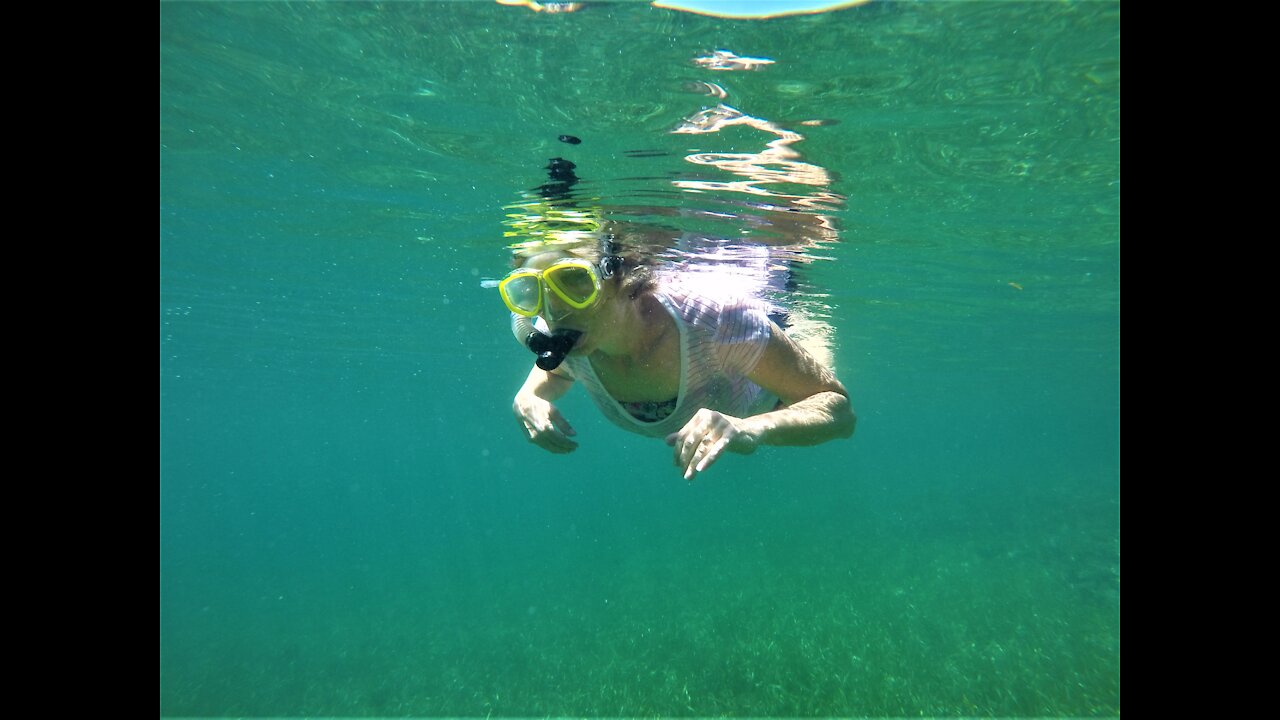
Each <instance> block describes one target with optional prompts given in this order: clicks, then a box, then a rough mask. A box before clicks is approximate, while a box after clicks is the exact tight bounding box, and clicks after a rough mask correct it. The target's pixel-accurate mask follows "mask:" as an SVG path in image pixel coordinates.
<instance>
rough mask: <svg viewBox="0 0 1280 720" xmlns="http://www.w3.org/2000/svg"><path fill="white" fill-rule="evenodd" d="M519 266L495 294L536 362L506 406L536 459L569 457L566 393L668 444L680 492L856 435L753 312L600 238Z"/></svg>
mask: <svg viewBox="0 0 1280 720" xmlns="http://www.w3.org/2000/svg"><path fill="white" fill-rule="evenodd" d="M517 260H518V262H519V267H518V268H517V269H516V270H514V271H513V272H511V273H510V274H509V275H507V277H506V278H505V279H504V280H502V281H501V282H500V283H499V291H500V294H501V295H502V299H503V301H504V302H505V303H506V305H507V308H508V309H509V310H510V311H511V313H512V327H513V331H514V332H515V334H516V336H517V338H518V339H519V340H520V341H521V342H522V343H524V344H525V345H526V346H527V347H528V348H529V349H530V350H532V351H533V352H534V353H535V354H537V356H538V357H537V361H536V363H535V365H534V367H533V368H532V370H531V371H530V372H529V376H528V378H527V379H526V380H525V383H524V385H523V387H521V388H520V390H519V392H517V393H516V397H515V401H514V404H513V409H514V412H515V415H516V418H517V419H518V420H519V421H520V425H521V428H522V429H523V431H524V433H525V436H526V437H527V438H528V440H529V441H530V442H532V443H534V444H535V445H538V446H539V447H541V448H544V449H546V450H548V451H550V452H553V453H568V452H572V451H573V450H575V449H576V448H577V446H578V443H577V442H576V441H575V440H574V439H573V436H575V435H576V434H577V433H576V431H575V430H574V429H573V426H572V425H570V424H569V422H568V420H566V419H565V418H564V416H563V415H561V414H560V411H559V410H558V409H557V408H556V406H555V404H554V403H555V401H556V400H557V399H558V398H560V397H561V396H562V395H564V394H565V393H566V392H567V391H568V390H569V388H570V387H572V385H573V384H574V383H575V382H577V383H580V384H581V385H582V386H583V387H584V388H586V390H587V392H588V394H590V395H591V398H592V399H593V400H594V401H595V403H596V405H597V406H598V407H599V408H600V410H601V412H603V413H604V415H605V417H607V418H608V419H609V420H610V421H612V422H613V423H615V424H616V425H618V426H620V427H622V428H623V429H625V430H628V431H631V432H635V433H638V434H641V435H647V436H650V437H665V438H666V442H667V444H668V445H671V446H672V447H673V448H674V460H675V464H676V465H677V467H679V468H680V469H681V471H682V472H683V475H684V477H685V479H687V480H692V479H694V477H696V476H697V474H698V473H700V472H703V471H705V470H706V469H707V468H709V467H711V465H712V464H714V463H715V462H716V460H718V459H719V458H720V457H721V456H722V455H723V454H724V453H725V452H734V453H740V454H749V453H752V452H754V451H755V449H756V448H757V447H758V446H760V445H815V444H818V443H822V442H826V441H827V440H833V439H836V438H846V437H849V436H850V435H852V434H853V430H854V426H855V424H856V422H857V419H856V417H855V415H854V413H853V409H852V406H851V405H850V402H849V397H848V392H847V391H846V390H845V388H844V385H842V384H841V383H840V381H839V380H837V379H836V377H835V375H834V374H833V373H832V372H831V370H830V369H829V368H827V367H825V366H824V365H822V364H821V363H819V362H818V361H817V360H815V359H814V358H813V357H812V356H811V355H810V354H809V353H808V352H806V351H805V350H804V349H803V348H802V347H801V346H800V345H798V344H797V343H796V342H795V341H793V340H792V339H791V338H790V337H788V335H787V333H786V332H785V331H783V330H782V329H781V328H780V327H778V325H777V324H776V323H774V322H773V321H772V320H771V319H770V318H769V314H768V310H767V308H766V307H765V305H764V304H763V303H762V302H760V301H758V300H755V299H753V298H750V297H747V296H740V295H737V294H735V293H734V292H733V288H732V287H729V286H726V287H723V288H717V287H714V286H712V285H711V284H709V283H707V281H706V280H705V278H704V279H701V280H700V282H699V288H698V289H694V288H692V287H690V286H689V285H688V284H686V283H682V282H681V281H680V279H679V278H678V277H674V276H668V275H663V274H660V273H658V272H655V271H654V269H653V268H652V267H649V266H646V265H645V264H643V263H642V262H640V261H639V260H637V259H636V258H633V257H627V256H624V255H623V254H621V253H620V252H619V248H618V246H617V244H616V242H615V241H614V240H613V239H612V237H611V236H609V235H605V236H604V237H603V238H602V239H601V240H600V242H599V243H598V244H597V245H595V246H594V247H593V245H592V243H589V242H587V243H575V244H568V243H560V244H547V245H540V246H539V245H535V246H534V247H532V248H528V247H526V248H524V249H523V250H521V251H518V252H517Z"/></svg>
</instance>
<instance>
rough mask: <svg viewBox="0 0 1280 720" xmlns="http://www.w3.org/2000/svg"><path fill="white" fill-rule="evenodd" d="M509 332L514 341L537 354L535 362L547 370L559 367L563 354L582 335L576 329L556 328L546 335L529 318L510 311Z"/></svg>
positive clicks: (566, 353) (571, 347) (562, 360)
mask: <svg viewBox="0 0 1280 720" xmlns="http://www.w3.org/2000/svg"><path fill="white" fill-rule="evenodd" d="M511 334H512V335H515V336H516V341H517V342H519V343H520V344H521V345H524V346H525V347H527V348H529V350H531V351H533V354H534V355H537V356H538V359H537V361H536V363H535V364H537V366H538V367H539V368H540V369H542V370H545V371H547V372H551V371H552V370H555V369H556V368H558V367H560V363H562V362H564V356H565V355H568V354H569V351H570V350H572V349H573V345H574V343H576V342H578V338H579V337H582V333H581V332H580V331H578V330H556V331H555V332H553V333H551V334H550V335H548V334H547V333H545V332H543V331H541V330H539V329H538V328H537V327H536V326H534V324H533V321H532V320H530V319H529V318H527V317H525V316H523V315H518V314H516V313H511Z"/></svg>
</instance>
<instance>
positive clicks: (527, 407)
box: [512, 391, 578, 454]
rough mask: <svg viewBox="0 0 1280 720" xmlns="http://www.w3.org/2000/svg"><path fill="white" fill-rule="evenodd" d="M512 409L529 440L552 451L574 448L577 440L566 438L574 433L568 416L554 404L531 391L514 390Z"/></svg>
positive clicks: (562, 451) (575, 432) (570, 450)
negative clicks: (516, 391)
mask: <svg viewBox="0 0 1280 720" xmlns="http://www.w3.org/2000/svg"><path fill="white" fill-rule="evenodd" d="M512 410H513V411H514V412H515V414H516V419H517V420H519V421H520V427H521V429H523V430H524V434H525V437H526V438H528V439H529V442H531V443H533V444H534V445H537V446H538V447H540V448H542V449H544V450H547V451H549V452H553V453H556V454H563V453H570V452H573V451H574V450H577V449H578V443H577V442H576V441H574V440H571V439H570V436H573V435H577V434H578V432H577V431H576V430H574V429H573V426H572V425H570V424H569V421H568V420H565V419H564V416H563V415H561V414H560V411H559V410H557V409H556V406H555V405H552V404H551V403H550V402H549V401H547V400H543V399H542V398H540V397H538V396H537V395H534V394H533V393H531V392H524V391H522V392H520V393H518V394H516V399H515V402H514V403H513V404H512Z"/></svg>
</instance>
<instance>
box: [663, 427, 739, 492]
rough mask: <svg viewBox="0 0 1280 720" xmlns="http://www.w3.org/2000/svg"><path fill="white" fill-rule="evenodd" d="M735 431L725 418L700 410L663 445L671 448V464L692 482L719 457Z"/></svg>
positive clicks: (668, 437) (669, 436)
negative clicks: (672, 456)
mask: <svg viewBox="0 0 1280 720" xmlns="http://www.w3.org/2000/svg"><path fill="white" fill-rule="evenodd" d="M735 432H736V429H735V428H734V426H733V423H732V422H730V421H729V420H728V419H727V418H726V416H723V415H721V414H720V413H717V412H713V411H710V410H701V411H699V412H698V414H697V415H695V416H694V417H693V419H692V420H690V421H689V422H688V423H687V424H685V426H684V427H683V428H682V429H681V430H680V432H677V433H672V434H671V435H668V436H667V444H668V445H671V446H672V447H673V448H674V452H673V455H674V458H673V459H674V461H675V465H676V467H678V468H681V470H682V471H683V473H684V479H685V480H693V479H694V478H695V477H697V475H698V473H700V472H702V471H703V470H706V469H707V468H709V467H711V465H712V464H714V463H715V461H716V460H718V459H719V458H720V455H721V454H723V453H724V451H725V449H726V448H728V447H729V443H730V442H732V440H733V435H734V433H735Z"/></svg>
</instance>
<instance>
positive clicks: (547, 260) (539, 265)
mask: <svg viewBox="0 0 1280 720" xmlns="http://www.w3.org/2000/svg"><path fill="white" fill-rule="evenodd" d="M573 258H574V256H572V255H569V254H567V253H564V252H557V251H550V252H544V253H539V254H537V255H534V256H533V257H531V258H529V259H528V260H527V261H525V263H524V264H523V265H522V266H521V267H523V268H527V269H529V270H545V269H547V268H548V267H551V266H552V265H554V264H556V263H557V262H560V261H562V260H568V259H573ZM591 272H592V273H597V274H596V275H594V276H591V277H589V276H588V274H587V273H582V272H567V273H566V272H559V273H557V274H556V275H555V282H557V283H558V284H559V285H560V286H561V289H562V290H563V291H565V292H567V293H568V294H569V295H570V297H587V296H589V295H591V294H592V293H593V291H594V290H595V285H594V284H595V283H598V282H599V278H598V271H596V270H595V269H594V268H593V269H592V270H591ZM604 290H605V289H604V288H603V287H602V288H600V291H599V292H598V293H596V296H597V297H596V300H595V301H594V302H593V303H592V304H591V305H589V306H587V307H585V308H576V307H573V306H572V305H570V304H568V303H567V302H565V301H564V299H563V298H561V297H560V295H559V293H557V292H554V291H553V290H552V289H551V288H550V287H548V285H547V280H546V278H543V280H542V310H541V312H540V313H539V315H540V316H541V317H542V319H543V320H545V321H546V322H547V326H548V327H550V329H552V330H558V329H561V328H567V329H572V330H579V331H583V332H585V331H587V330H588V327H587V325H589V324H590V322H591V320H592V319H593V318H594V317H595V316H596V315H598V314H599V310H600V305H601V302H602V300H603V299H604V295H605V292H604Z"/></svg>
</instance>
